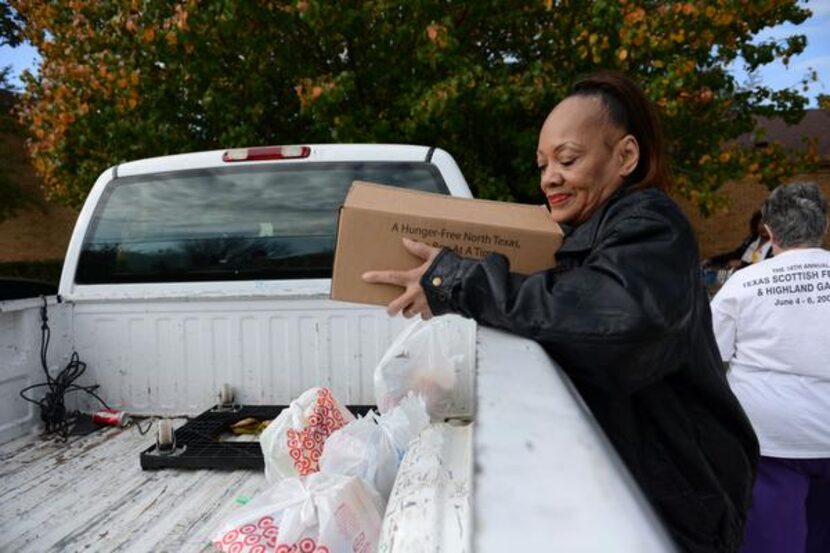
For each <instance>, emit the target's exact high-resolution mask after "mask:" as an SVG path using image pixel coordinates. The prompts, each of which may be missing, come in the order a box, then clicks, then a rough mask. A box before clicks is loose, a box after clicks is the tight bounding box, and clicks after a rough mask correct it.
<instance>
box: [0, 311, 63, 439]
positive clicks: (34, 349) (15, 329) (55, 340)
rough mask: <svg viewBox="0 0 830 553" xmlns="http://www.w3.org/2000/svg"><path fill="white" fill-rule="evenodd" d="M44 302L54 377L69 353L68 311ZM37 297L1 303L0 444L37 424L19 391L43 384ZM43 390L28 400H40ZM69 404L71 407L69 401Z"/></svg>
mask: <svg viewBox="0 0 830 553" xmlns="http://www.w3.org/2000/svg"><path fill="white" fill-rule="evenodd" d="M46 299H47V306H48V307H47V313H48V317H49V325H50V327H51V328H52V333H51V338H50V343H49V349H48V351H47V356H46V364H47V367H48V368H49V373H50V374H51V375H52V376H55V375H56V374H57V373H58V372H59V371H60V370H62V369H63V368H64V367H65V366H66V364H67V363H68V362H69V358H70V356H71V354H72V348H71V343H72V329H71V319H70V317H71V311H70V308H69V306H67V305H65V304H58V303H57V302H56V298H55V297H54V296H51V297H48V298H46ZM42 305H43V301H42V300H41V299H40V298H32V299H25V300H14V301H6V302H0V443H4V442H6V441H8V440H11V439H14V438H16V437H18V436H22V435H24V434H26V433H27V432H29V431H31V430H32V429H34V428H35V427H37V426H38V425H39V424H40V412H39V409H38V408H37V407H36V406H34V405H33V404H31V403H27V402H26V401H24V400H23V398H21V397H20V391H21V390H23V389H24V388H26V387H28V386H31V385H33V384H38V383H41V382H45V381H46V376H45V374H44V372H43V366H42V365H41V361H40V344H41V319H40V308H41V306H42ZM44 392H45V390H44V389H39V390H31V391H30V392H28V394H27V395H28V397H31V398H34V399H40V398H41V397H43V393H44ZM68 401H69V403H68V405H69V406H70V407H72V406H73V405H74V403H72V398H69V400H68Z"/></svg>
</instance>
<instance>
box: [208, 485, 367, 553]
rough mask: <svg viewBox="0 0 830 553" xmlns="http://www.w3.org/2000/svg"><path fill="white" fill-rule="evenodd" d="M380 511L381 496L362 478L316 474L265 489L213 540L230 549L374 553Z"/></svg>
mask: <svg viewBox="0 0 830 553" xmlns="http://www.w3.org/2000/svg"><path fill="white" fill-rule="evenodd" d="M382 515H383V513H382V510H381V501H380V498H379V497H378V496H377V493H376V492H375V491H374V490H372V489H371V488H370V487H369V486H368V485H367V484H366V483H365V482H364V481H363V480H361V479H360V478H357V477H349V476H343V475H339V474H325V473H315V474H312V475H310V476H307V477H300V478H286V479H284V480H281V481H280V482H278V483H277V484H275V485H273V486H270V487H268V488H266V489H265V490H264V491H263V492H262V493H260V494H259V495H257V496H256V497H255V498H254V499H253V500H252V501H251V502H250V503H248V504H247V505H245V506H243V507H241V508H240V509H239V510H238V511H237V512H235V513H233V514H232V515H231V516H229V517H228V518H227V519H226V520H224V521H223V522H222V524H221V525H220V526H219V528H217V530H216V531H215V532H214V534H213V535H212V536H211V541H212V542H213V545H214V546H215V547H216V548H217V549H218V550H220V551H227V552H230V553H259V552H262V553H265V552H266V551H268V552H271V551H275V552H276V553H341V552H342V553H372V552H373V551H375V549H376V547H377V538H378V535H379V534H380V525H381V520H382Z"/></svg>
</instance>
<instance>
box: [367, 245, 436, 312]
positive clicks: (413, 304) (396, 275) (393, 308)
mask: <svg viewBox="0 0 830 553" xmlns="http://www.w3.org/2000/svg"><path fill="white" fill-rule="evenodd" d="M403 245H404V247H405V248H406V249H407V250H409V252H410V253H411V254H413V255H414V256H416V257H419V258H421V259H423V260H424V263H423V264H421V265H420V266H418V267H416V268H414V269H411V270H409V271H369V272H366V273H363V275H362V277H363V280H364V281H365V282H370V283H373V284H393V285H395V286H400V287H401V288H404V293H403V294H401V295H400V296H398V297H397V298H396V299H394V300H392V301H391V302H390V303H389V305H387V306H386V312H387V313H388V314H389V316H390V317H394V316H395V315H397V314H398V313H401V312H402V313H403V316H404V317H406V318H407V319H410V318H412V317H414V316H416V315H421V318H422V319H424V320H427V319H431V318H432V311H430V309H429V303H428V302H427V297H426V294H424V289H423V288H422V287H421V277H423V276H424V273H426V272H427V269H429V266H430V265H432V262H433V260H434V259H435V258H436V256H438V254H439V253H440V252H441V249H440V248H433V247H432V246H427V245H426V244H424V243H422V242H416V241H415V240H410V239H409V238H404V239H403Z"/></svg>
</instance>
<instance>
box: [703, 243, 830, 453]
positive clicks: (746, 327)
mask: <svg viewBox="0 0 830 553" xmlns="http://www.w3.org/2000/svg"><path fill="white" fill-rule="evenodd" d="M712 320H713V324H714V329H715V338H716V339H717V341H718V347H719V348H720V353H721V357H722V358H723V360H724V361H728V362H729V373H728V379H729V385H730V386H731V387H732V391H733V392H734V393H735V395H736V396H737V397H738V400H739V401H740V402H741V405H742V406H743V408H744V411H746V414H747V416H748V417H749V420H750V421H751V422H752V426H753V428H754V429H755V432H756V434H758V440H759V441H760V444H761V454H762V455H765V456H768V457H785V458H801V459H808V458H826V457H830V252H828V251H827V250H823V249H821V248H806V249H796V250H788V251H784V252H782V253H780V254H779V255H777V256H775V257H773V258H772V259H767V260H765V261H762V262H760V263H755V264H754V265H750V266H748V267H746V268H744V269H741V270H740V271H737V272H735V274H733V275H732V277H731V278H730V279H729V280H727V281H726V283H725V284H724V285H723V288H721V289H720V291H719V292H718V293H717V295H716V296H715V298H714V299H713V300H712Z"/></svg>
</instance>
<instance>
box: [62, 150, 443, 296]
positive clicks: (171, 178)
mask: <svg viewBox="0 0 830 553" xmlns="http://www.w3.org/2000/svg"><path fill="white" fill-rule="evenodd" d="M354 180H365V181H369V182H376V183H382V184H389V185H393V186H400V187H404V188H410V189H415V190H423V191H427V192H439V193H444V194H446V193H447V186H446V184H445V183H444V181H443V179H442V178H441V174H440V173H439V172H438V170H437V169H436V168H435V167H434V166H433V165H431V164H429V163H414V162H413V163H401V162H395V163H392V162H378V163H376V162H372V163H353V162H352V163H313V164H312V163H308V164H285V165H278V166H275V165H268V166H262V167H251V166H243V167H238V166H237V167H223V168H218V169H210V170H194V171H178V172H171V173H159V174H153V175H141V176H138V177H126V178H119V179H116V180H115V181H113V182H112V183H110V185H109V187H108V188H107V190H106V191H105V193H104V195H103V196H102V198H101V201H100V202H99V205H98V206H97V208H96V210H95V213H94V215H93V220H92V222H91V224H90V227H89V230H88V231H87V234H86V236H85V237H84V242H83V246H82V250H81V256H80V260H79V263H78V270H77V272H76V274H75V281H76V282H77V283H78V284H120V283H143V282H188V281H190V282H193V281H215V280H262V279H299V278H329V277H331V268H332V261H333V257H334V238H335V230H336V224H337V211H338V209H339V208H340V205H341V204H342V203H343V200H344V198H345V197H346V192H347V191H348V189H349V186H350V185H351V183H352V181H354Z"/></svg>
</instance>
